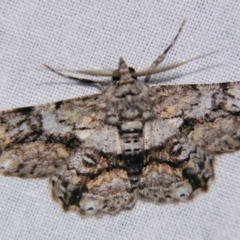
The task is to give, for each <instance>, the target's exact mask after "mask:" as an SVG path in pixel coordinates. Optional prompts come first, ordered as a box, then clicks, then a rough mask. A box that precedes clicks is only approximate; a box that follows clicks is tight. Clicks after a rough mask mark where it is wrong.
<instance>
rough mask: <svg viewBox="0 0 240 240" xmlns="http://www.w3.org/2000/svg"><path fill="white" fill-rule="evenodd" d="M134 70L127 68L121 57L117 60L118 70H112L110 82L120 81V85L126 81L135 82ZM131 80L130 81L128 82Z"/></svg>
mask: <svg viewBox="0 0 240 240" xmlns="http://www.w3.org/2000/svg"><path fill="white" fill-rule="evenodd" d="M135 73H136V71H135V69H134V68H132V67H128V66H127V64H126V63H125V61H124V60H123V58H122V57H120V58H119V64H118V69H116V70H114V71H113V73H112V80H113V81H114V82H118V81H121V82H122V83H124V82H126V81H128V82H129V81H132V80H133V79H135V80H137V77H136V76H135ZM130 79H132V80H130Z"/></svg>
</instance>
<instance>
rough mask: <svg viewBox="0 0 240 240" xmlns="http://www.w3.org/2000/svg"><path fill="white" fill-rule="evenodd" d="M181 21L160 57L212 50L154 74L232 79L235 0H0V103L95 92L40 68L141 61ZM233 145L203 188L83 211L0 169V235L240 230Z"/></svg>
mask: <svg viewBox="0 0 240 240" xmlns="http://www.w3.org/2000/svg"><path fill="white" fill-rule="evenodd" d="M184 18H187V23H186V26H185V28H184V30H183V33H182V34H181V36H180V38H179V39H178V41H177V43H176V45H175V46H174V48H173V49H172V50H171V51H170V52H169V54H168V56H167V58H166V61H165V63H172V62H176V61H181V60H186V59H188V58H191V57H194V56H197V55H199V54H204V53H207V52H210V51H212V50H220V51H221V52H220V53H218V54H215V55H213V56H210V57H206V58H204V59H201V60H198V61H195V62H193V63H190V64H187V65H185V66H183V67H180V68H177V69H175V70H173V71H170V72H168V73H165V74H162V75H158V76H156V77H155V78H157V79H160V78H161V77H162V78H164V79H168V80H170V81H169V83H171V84H181V83H215V82H225V81H239V80H240V2H239V1H230V0H229V1H224V0H222V1H150V0H149V1H143V0H142V1H104V0H102V1H50V0H48V1H40V0H39V1H36V0H35V1H30V0H29V1H23V0H22V1H17V0H16V1H3V0H2V1H1V2H0V69H1V75H0V109H1V110H4V109H10V108H13V107H23V106H29V105H37V104H41V103H47V102H51V101H57V100H62V99H68V98H73V97H78V96H82V95H86V94H91V93H94V92H95V93H96V92H98V90H97V89H95V88H93V87H90V86H87V85H84V84H76V83H75V82H72V81H70V80H66V79H63V78H61V77H59V76H57V75H55V74H53V73H51V72H49V71H47V70H45V69H44V68H43V67H42V64H43V63H47V64H49V65H51V66H53V67H59V68H68V69H79V68H83V69H86V68H89V69H103V68H116V67H117V63H118V58H119V56H123V57H124V59H125V60H126V62H127V64H128V65H130V66H133V67H135V68H136V69H142V68H146V67H148V66H149V65H150V63H151V62H152V61H153V60H154V59H155V58H156V57H157V55H158V54H160V53H161V52H162V51H163V49H164V48H165V47H166V46H167V45H168V44H169V43H170V42H171V40H172V39H173V37H174V36H175V34H176V33H177V31H178V28H179V26H180V25H181V23H182V20H183V19H184ZM239 159H240V153H239V152H237V153H235V154H228V155H222V156H218V157H217V159H216V164H215V179H214V181H213V183H212V184H211V187H210V189H209V191H208V192H207V193H203V194H200V195H199V196H198V197H196V198H195V199H194V200H193V201H191V202H188V203H182V204H177V205H174V204H163V205H154V204H150V203H142V202H138V203H137V204H136V205H135V207H134V208H133V209H132V210H131V211H125V212H121V213H120V214H118V215H117V216H114V217H112V216H104V217H102V218H100V219H97V218H95V217H92V218H87V219H82V218H81V217H79V216H78V215H77V214H75V213H67V214H65V213H63V211H62V210H61V208H60V205H58V204H56V203H55V202H53V201H52V200H51V193H50V189H49V186H48V182H47V180H46V179H37V180H24V179H18V178H10V177H3V176H0V239H2V240H3V239H184V240H186V239H231V240H232V239H240V187H239V183H240V161H239Z"/></svg>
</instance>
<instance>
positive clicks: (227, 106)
mask: <svg viewBox="0 0 240 240" xmlns="http://www.w3.org/2000/svg"><path fill="white" fill-rule="evenodd" d="M152 89H154V90H155V92H156V93H155V94H156V97H155V101H154V104H153V105H154V106H153V112H154V114H155V116H156V118H157V120H155V121H152V122H148V123H146V125H145V141H146V143H145V148H146V149H145V151H147V153H148V154H147V157H146V159H145V167H144V168H143V173H142V177H141V179H140V181H139V187H138V193H139V195H140V196H141V197H142V198H144V199H146V200H150V201H154V202H162V201H179V200H185V199H189V198H190V197H193V196H194V193H195V192H196V190H198V189H206V188H207V183H208V180H209V179H210V178H211V177H212V176H213V166H212V161H213V156H214V154H221V153H226V152H233V151H236V150H238V149H239V148H240V118H239V116H240V83H239V82H237V83H221V84H211V85H177V86H176V85H172V86H171V85H168V86H156V87H153V88H152Z"/></svg>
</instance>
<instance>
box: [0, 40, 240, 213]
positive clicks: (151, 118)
mask: <svg viewBox="0 0 240 240" xmlns="http://www.w3.org/2000/svg"><path fill="white" fill-rule="evenodd" d="M175 39H176V38H175ZM172 45H173V43H172ZM170 46H171V45H170ZM169 48H170V47H169ZM169 48H168V49H169ZM159 59H160V60H159ZM162 59H163V58H160V57H159V58H157V60H156V61H154V64H153V65H152V67H153V68H150V72H151V71H152V73H155V72H156V69H155V68H154V67H156V66H157V65H158V64H159V63H160V62H161V61H162ZM151 69H152V70H151ZM165 69H166V68H165ZM51 70H52V69H51ZM53 71H55V70H53ZM55 72H56V71H55ZM142 73H145V75H147V78H148V73H149V72H148V71H147V72H146V71H142V72H141V74H142ZM137 74H139V72H135V71H133V69H132V68H129V67H128V66H127V65H126V64H125V62H124V61H123V59H122V58H120V61H119V66H118V69H117V70H116V71H115V72H114V73H113V74H112V76H113V81H112V83H111V84H110V85H109V86H108V87H107V88H106V89H105V90H104V91H103V92H102V93H101V94H95V95H92V96H87V97H82V98H77V99H71V100H65V101H60V102H56V103H50V104H46V105H41V106H37V107H26V108H20V109H13V110H10V111H2V112H0V170H1V172H2V173H3V174H5V175H11V176H21V177H45V176H49V177H50V180H51V184H52V193H53V196H54V198H55V199H58V200H60V202H61V203H62V205H63V207H64V209H66V210H69V209H77V211H78V212H79V213H80V214H82V215H93V214H101V213H110V214H115V213H117V212H119V211H120V210H122V209H129V208H131V207H132V206H133V205H134V203H135V201H136V200H137V198H140V199H144V200H147V201H151V202H155V203H159V202H166V201H167V202H175V201H184V200H187V199H190V198H192V197H193V196H194V194H195V192H197V191H198V190H205V189H206V188H207V185H208V181H209V179H211V178H212V177H213V165H212V161H213V156H214V155H215V154H221V153H225V152H233V151H236V150H238V149H239V148H240V83H239V82H237V83H222V84H212V85H210V84H209V85H178V86H175V85H169V86H163V85H161V86H154V87H149V86H148V85H147V83H146V82H147V81H145V82H143V81H140V80H138V79H137V76H138V75H137ZM61 75H63V74H61ZM139 75H140V74H139ZM63 76H65V77H66V75H63ZM85 81H86V80H85ZM89 81H90V80H89Z"/></svg>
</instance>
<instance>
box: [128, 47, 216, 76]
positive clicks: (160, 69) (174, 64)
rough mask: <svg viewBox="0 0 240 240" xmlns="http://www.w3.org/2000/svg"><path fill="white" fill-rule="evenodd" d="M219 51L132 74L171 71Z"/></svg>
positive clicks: (144, 74)
mask: <svg viewBox="0 0 240 240" xmlns="http://www.w3.org/2000/svg"><path fill="white" fill-rule="evenodd" d="M217 52H220V51H219V50H217V51H213V52H210V53H206V54H204V55H200V56H197V57H194V58H191V59H188V60H186V61H182V62H178V63H173V64H170V65H167V66H163V67H159V68H157V67H155V68H151V69H145V70H141V71H137V72H135V73H132V75H133V76H134V77H140V76H148V75H151V74H156V73H161V72H166V71H169V70H171V69H174V68H177V67H180V66H182V65H184V64H186V63H189V62H192V61H194V60H197V59H200V58H204V57H206V56H209V55H212V54H214V53H217Z"/></svg>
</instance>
